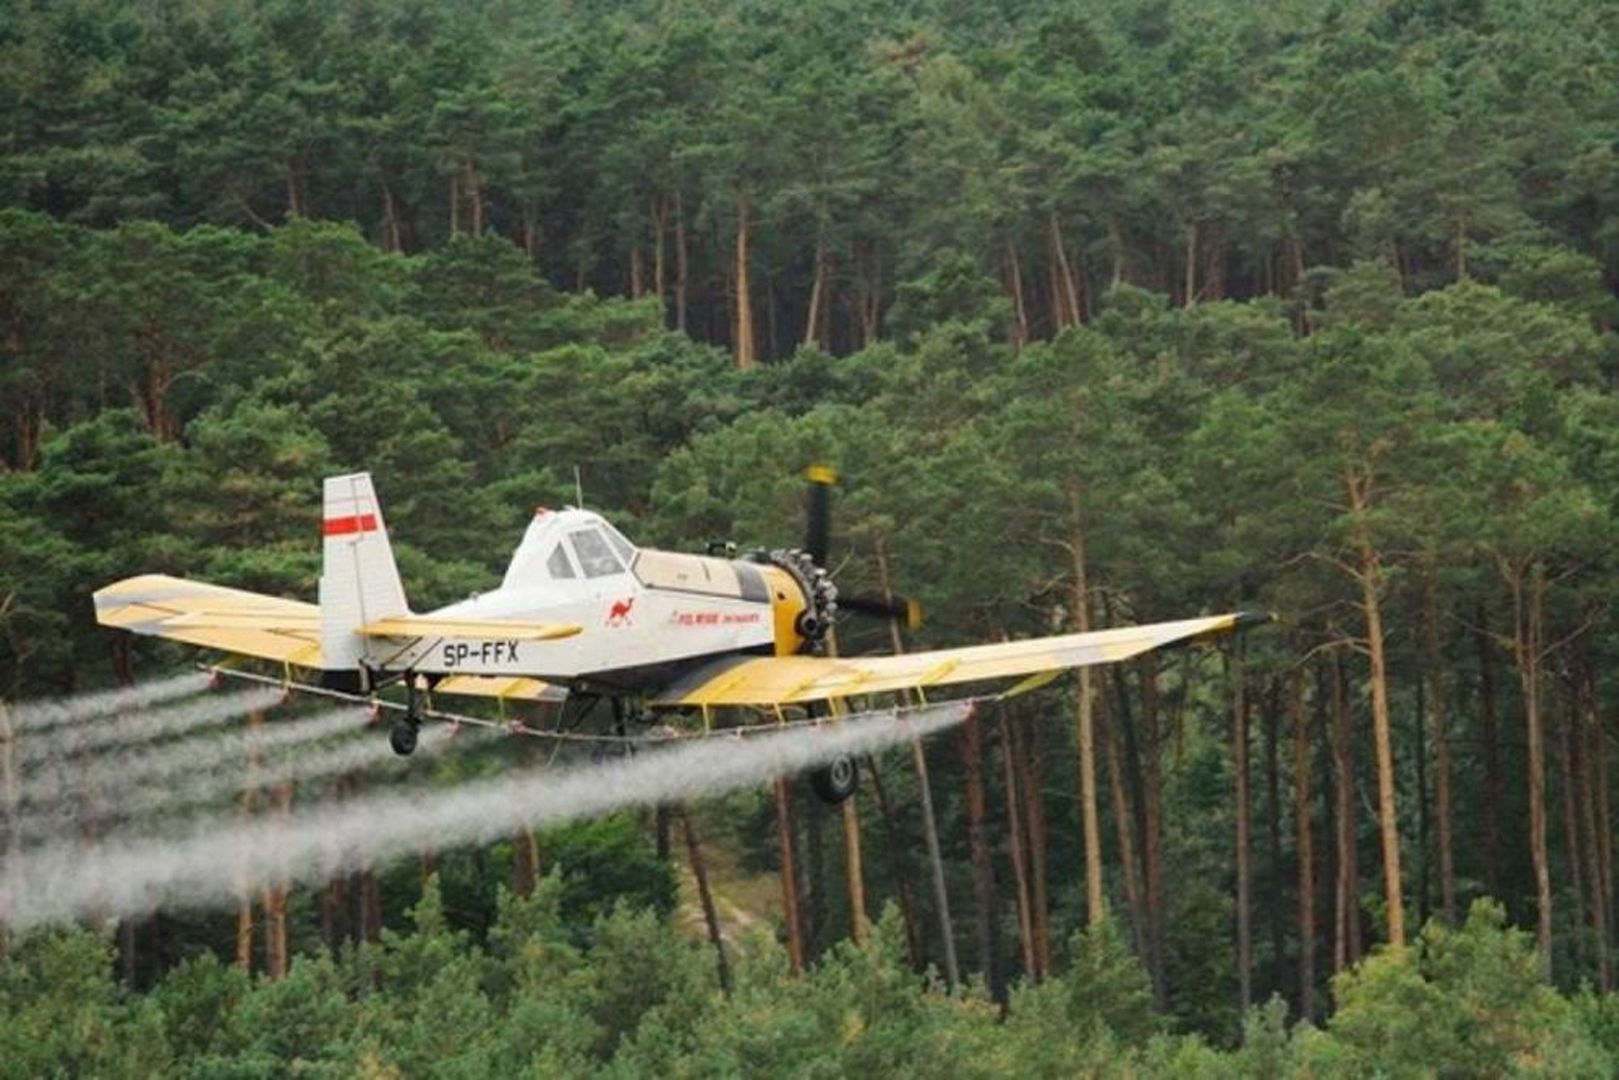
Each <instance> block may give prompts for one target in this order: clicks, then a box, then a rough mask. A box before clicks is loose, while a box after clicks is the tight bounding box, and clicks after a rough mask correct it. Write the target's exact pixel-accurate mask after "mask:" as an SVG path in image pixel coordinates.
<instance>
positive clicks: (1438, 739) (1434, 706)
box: [1422, 562, 1456, 926]
mask: <svg viewBox="0 0 1619 1080" xmlns="http://www.w3.org/2000/svg"><path fill="white" fill-rule="evenodd" d="M1422 629H1423V652H1424V653H1425V654H1426V658H1427V662H1428V687H1429V693H1428V727H1429V730H1430V732H1431V733H1432V736H1433V752H1434V772H1435V776H1434V798H1435V801H1436V803H1437V805H1436V807H1435V810H1436V811H1437V813H1438V815H1439V829H1438V837H1439V909H1440V912H1441V913H1442V914H1443V915H1444V918H1445V924H1446V925H1447V926H1455V925H1456V860H1455V845H1454V840H1453V837H1452V834H1451V803H1450V733H1449V732H1448V731H1447V730H1446V727H1445V694H1446V692H1447V690H1446V686H1445V677H1444V671H1445V669H1444V657H1443V655H1442V654H1441V652H1440V650H1439V585H1438V575H1437V573H1436V571H1435V568H1434V566H1433V564H1432V563H1431V562H1430V563H1429V565H1428V567H1427V573H1426V576H1425V580H1424V588H1423V627H1422Z"/></svg>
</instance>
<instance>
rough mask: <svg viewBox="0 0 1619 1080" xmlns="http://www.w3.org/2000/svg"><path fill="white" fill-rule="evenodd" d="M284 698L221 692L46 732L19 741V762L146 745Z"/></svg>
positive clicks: (268, 690)
mask: <svg viewBox="0 0 1619 1080" xmlns="http://www.w3.org/2000/svg"><path fill="white" fill-rule="evenodd" d="M283 696H284V695H283V693H282V691H281V690H279V689H277V688H275V687H269V686H267V687H262V688H256V689H253V690H244V691H241V692H239V693H221V694H219V695H218V696H210V697H207V698H204V699H203V700H201V701H192V702H187V703H186V704H184V705H172V706H170V707H168V708H166V709H158V710H155V711H153V712H145V713H137V714H135V715H133V716H109V717H106V718H105V719H101V720H94V721H91V722H89V723H87V724H85V725H84V726H82V727H75V728H68V729H66V730H56V731H44V732H41V733H40V734H39V735H37V736H34V737H32V738H28V737H19V738H18V739H17V760H18V761H19V762H21V763H23V764H25V765H26V764H28V763H30V762H36V761H42V760H45V759H48V758H53V757H58V756H62V755H66V754H81V753H83V752H84V751H86V750H99V749H101V748H102V747H106V746H122V745H125V744H127V743H137V742H146V741H148V740H150V739H162V738H167V737H169V736H172V735H182V734H184V733H185V732H188V731H195V730H196V729H198V728H204V727H208V726H210V725H213V724H218V723H223V722H224V721H226V720H231V719H234V718H235V717H238V716H242V715H245V714H246V713H249V712H252V711H253V710H254V709H268V708H269V707H270V706H272V705H274V704H276V703H277V702H279V701H280V700H281V699H282V697H283Z"/></svg>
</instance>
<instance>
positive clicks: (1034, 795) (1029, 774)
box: [1018, 717, 1051, 980]
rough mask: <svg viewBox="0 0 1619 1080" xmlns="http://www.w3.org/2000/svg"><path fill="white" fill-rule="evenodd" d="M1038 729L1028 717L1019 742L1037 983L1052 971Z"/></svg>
mask: <svg viewBox="0 0 1619 1080" xmlns="http://www.w3.org/2000/svg"><path fill="white" fill-rule="evenodd" d="M1040 730H1041V729H1040V726H1039V725H1038V724H1037V723H1036V722H1035V720H1034V719H1033V718H1032V717H1031V718H1030V719H1029V721H1028V722H1027V723H1026V724H1024V726H1023V735H1022V738H1020V739H1018V766H1019V769H1018V771H1019V773H1020V774H1021V775H1022V784H1021V785H1020V786H1021V787H1022V790H1023V816H1024V819H1025V820H1026V821H1028V823H1029V918H1030V924H1031V929H1032V930H1033V932H1034V963H1035V978H1036V980H1040V979H1044V978H1045V977H1046V975H1047V974H1048V973H1050V971H1051V904H1050V899H1049V897H1048V896H1047V893H1046V882H1047V881H1048V880H1049V879H1048V878H1047V876H1046V864H1047V852H1048V847H1047V833H1046V805H1045V793H1044V791H1043V789H1042V787H1041V785H1042V784H1043V783H1044V782H1045V768H1044V766H1045V759H1044V758H1043V757H1042V756H1041V753H1040V744H1039V737H1040Z"/></svg>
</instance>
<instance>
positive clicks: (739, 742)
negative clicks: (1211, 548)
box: [0, 702, 972, 929]
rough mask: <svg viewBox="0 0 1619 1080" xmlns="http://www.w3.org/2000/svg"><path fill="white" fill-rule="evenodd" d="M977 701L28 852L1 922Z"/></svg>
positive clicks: (513, 820)
mask: <svg viewBox="0 0 1619 1080" xmlns="http://www.w3.org/2000/svg"><path fill="white" fill-rule="evenodd" d="M971 710H972V705H971V703H969V702H946V703H943V704H939V705H931V706H927V707H925V708H922V709H919V710H913V711H910V712H905V713H896V712H887V713H873V714H867V715H864V716H856V717H850V718H848V719H845V720H842V721H840V722H837V723H832V724H826V725H823V726H817V727H806V728H793V729H787V730H784V731H781V732H772V733H769V734H762V735H751V736H748V737H747V738H741V737H738V738H736V739H724V738H721V739H703V740H693V741H690V742H684V743H677V744H675V745H673V746H669V747H666V748H661V749H657V750H648V751H644V752H642V753H640V754H637V755H635V756H632V757H629V758H625V759H622V760H619V761H616V762H605V763H601V764H596V765H590V766H581V767H578V768H574V769H568V770H530V771H524V772H521V773H517V774H512V775H507V776H503V777H499V778H496V779H492V780H486V781H481V782H478V783H472V784H464V785H461V786H459V787H455V788H449V789H445V790H429V791H415V792H411V793H406V794H375V795H370V796H365V797H361V798H356V799H350V800H347V801H344V802H340V803H330V804H323V805H317V806H313V807H309V808H307V809H300V810H295V811H292V812H290V813H289V814H287V815H286V816H285V817H282V818H276V817H264V818H258V819H255V820H252V821H247V822H232V821H220V820H216V821H215V822H214V824H213V827H212V828H211V829H209V830H207V831H197V832H193V833H191V834H190V835H186V836H170V837H165V836H152V837H148V838H146V839H141V840H135V839H124V840H120V841H118V842H116V843H86V842H69V841H64V842H61V843H57V844H51V845H47V846H44V847H40V848H36V849H33V850H25V851H24V852H22V853H21V854H20V855H19V856H17V857H15V858H13V859H12V860H10V861H9V862H8V863H7V864H6V866H5V869H4V874H3V876H0V922H4V923H6V924H8V925H10V926H12V927H15V928H18V929H23V928H26V927H29V926H34V925H37V924H40V923H46V922H59V921H63V920H70V919H78V918H84V917H91V916H94V917H115V916H116V917H126V916H135V915H141V914H144V913H147V912H150V911H155V910H157V909H159V908H163V907H168V906H174V905H200V904H225V903H230V902H233V901H234V900H235V899H236V898H237V897H238V896H240V895H242V894H243V892H244V891H245V892H256V891H257V890H258V889H260V888H262V887H263V886H265V885H266V884H270V883H275V882H286V883H291V882H303V883H318V882H322V881H326V880H328V879H330V878H332V877H335V876H336V875H339V874H345V873H349V872H351V871H353V870H356V869H358V868H360V867H363V866H367V865H370V864H372V863H374V862H376V861H379V860H383V859H387V858H390V857H392V856H397V855H401V854H405V853H409V852H413V851H416V850H419V849H420V848H422V847H423V846H427V845H431V846H433V847H435V848H437V849H439V850H444V849H446V848H450V847H455V846H459V845H463V844H477V843H485V842H488V841H491V840H493V839H495V838H497V837H500V836H504V835H507V834H509V833H511V832H513V831H514V830H516V829H518V828H524V827H535V826H541V825H556V824H560V823H562V822H566V821H572V820H575V819H578V818H582V817H588V816H593V815H598V814H604V813H607V812H609V811H612V810H616V809H619V808H621V807H627V806H647V805H656V804H658V803H665V802H680V801H687V800H694V799H703V798H707V797H710V796H713V795H718V794H721V793H722V792H726V791H730V790H734V789H736V788H742V787H751V786H753V785H755V784H760V783H763V782H765V781H767V780H770V779H773V778H774V777H777V776H783V775H787V774H790V773H796V772H801V771H803V770H805V769H809V768H812V767H814V766H817V765H822V764H825V763H826V762H829V761H831V760H832V759H834V758H836V757H839V756H842V755H845V754H850V755H859V754H866V753H871V752H874V751H877V750H880V749H883V748H885V747H887V746H892V745H896V744H898V743H902V742H908V741H910V740H912V739H919V738H923V737H925V736H927V735H930V734H933V733H934V732H937V731H942V730H944V729H946V728H948V727H951V726H954V725H956V724H959V723H961V722H962V721H963V720H965V719H966V718H967V716H968V715H969V714H970V712H971Z"/></svg>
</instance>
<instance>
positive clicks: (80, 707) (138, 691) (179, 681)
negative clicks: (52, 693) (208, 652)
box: [11, 671, 211, 731]
mask: <svg viewBox="0 0 1619 1080" xmlns="http://www.w3.org/2000/svg"><path fill="white" fill-rule="evenodd" d="M210 678H211V677H210V676H209V675H208V673H207V672H205V671H189V672H186V673H185V674H183V675H176V676H174V677H173V678H169V679H156V680H154V681H152V682H146V683H140V684H139V685H136V686H123V687H119V688H118V689H116V690H95V691H91V692H89V693H85V694H78V695H75V696H74V697H71V698H68V699H67V700H66V701H37V700H36V701H19V702H17V703H16V704H14V705H12V707H11V722H12V723H13V724H14V725H15V727H16V730H17V731H34V730H38V729H40V728H51V727H56V726H57V725H59V724H72V723H77V722H78V721H81V720H93V719H95V718H96V717H98V716H106V715H107V714H109V713H115V712H122V711H124V710H126V709H138V708H144V707H146V706H148V705H157V704H161V703H162V702H165V701H173V700H174V699H175V698H181V697H188V696H190V695H192V694H200V693H202V692H203V691H204V690H206V689H208V683H209V680H210Z"/></svg>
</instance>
